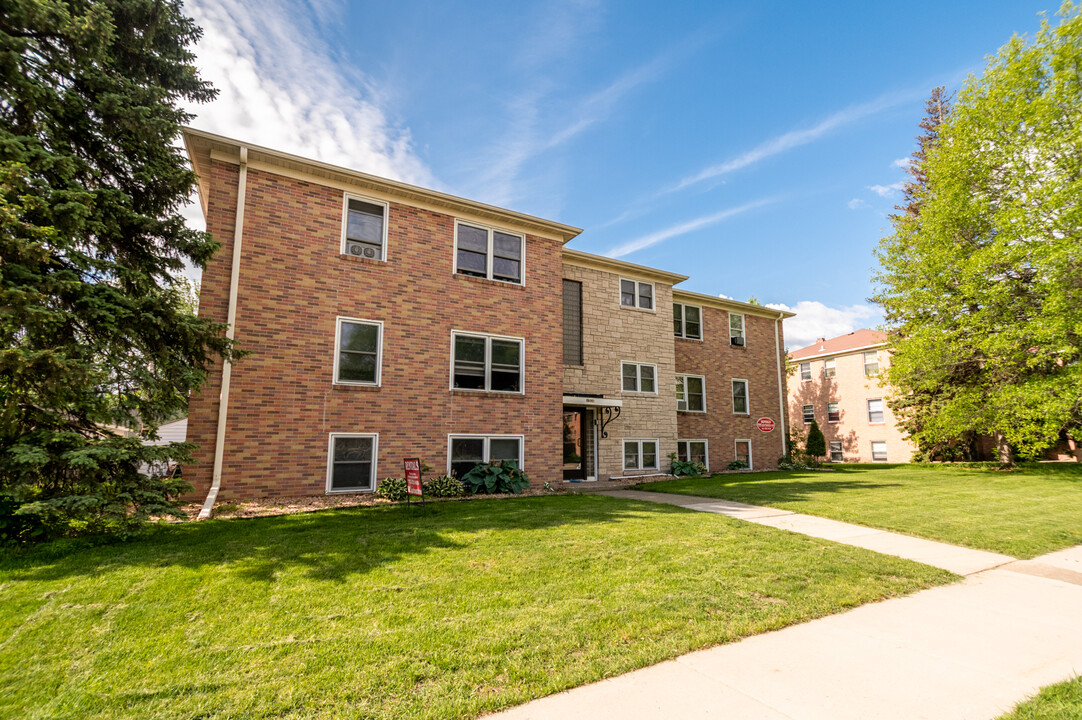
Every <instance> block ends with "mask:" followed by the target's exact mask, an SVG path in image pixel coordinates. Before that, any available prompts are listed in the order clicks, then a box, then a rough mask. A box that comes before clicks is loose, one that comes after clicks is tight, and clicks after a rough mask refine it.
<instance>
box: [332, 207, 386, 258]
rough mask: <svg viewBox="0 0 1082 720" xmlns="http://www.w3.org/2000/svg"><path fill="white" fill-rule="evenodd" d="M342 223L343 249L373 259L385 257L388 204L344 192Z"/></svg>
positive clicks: (345, 252) (347, 253)
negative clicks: (343, 219) (345, 194)
mask: <svg viewBox="0 0 1082 720" xmlns="http://www.w3.org/2000/svg"><path fill="white" fill-rule="evenodd" d="M345 205H346V207H345V221H344V222H343V223H342V226H343V227H342V253H343V254H344V255H353V256H354V257H365V258H370V259H372V260H386V259H387V258H386V254H385V253H384V249H385V248H386V247H387V205H385V204H384V203H377V202H373V201H371V200H364V199H362V198H358V197H350V196H348V195H347V196H346V199H345Z"/></svg>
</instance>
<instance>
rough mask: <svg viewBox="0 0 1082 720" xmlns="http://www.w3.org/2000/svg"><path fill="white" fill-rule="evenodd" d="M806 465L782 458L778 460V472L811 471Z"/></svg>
mask: <svg viewBox="0 0 1082 720" xmlns="http://www.w3.org/2000/svg"><path fill="white" fill-rule="evenodd" d="M810 469H811V468H809V467H808V465H807V464H806V463H803V462H801V461H799V460H790V459H788V458H780V459H779V460H778V470H810Z"/></svg>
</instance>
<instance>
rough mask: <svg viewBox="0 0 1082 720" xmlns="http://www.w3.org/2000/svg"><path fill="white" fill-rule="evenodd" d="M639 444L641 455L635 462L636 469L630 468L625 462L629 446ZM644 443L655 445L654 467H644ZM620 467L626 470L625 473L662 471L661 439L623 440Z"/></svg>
mask: <svg viewBox="0 0 1082 720" xmlns="http://www.w3.org/2000/svg"><path fill="white" fill-rule="evenodd" d="M631 442H633V443H638V448H639V455H638V459H637V460H636V461H635V463H636V467H633V468H629V467H628V466H627V464H626V462H625V460H626V456H627V444H628V443H631ZM644 442H648V443H649V442H652V443H654V465H653V467H643V466H642V444H643V443H644ZM620 465H621V466H622V467H623V468H624V471H625V472H626V471H628V470H660V469H661V439H660V438H623V439H621V440H620Z"/></svg>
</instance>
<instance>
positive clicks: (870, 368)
mask: <svg viewBox="0 0 1082 720" xmlns="http://www.w3.org/2000/svg"><path fill="white" fill-rule="evenodd" d="M864 374H865V375H867V376H868V377H871V376H872V375H878V374H879V351H877V350H869V351H868V352H866V353H864Z"/></svg>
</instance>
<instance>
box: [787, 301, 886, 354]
mask: <svg viewBox="0 0 1082 720" xmlns="http://www.w3.org/2000/svg"><path fill="white" fill-rule="evenodd" d="M767 307H769V308H774V309H776V310H785V311H788V312H792V313H796V317H792V318H787V319H786V320H785V325H784V329H785V344H786V345H787V346H788V347H789V348H790V349H791V350H797V349H799V348H802V347H806V346H808V345H811V344H812V343H814V342H815V341H816V340H817V339H819V338H832V337H837V336H838V335H845V334H846V333H851V332H853V331H854V330H858V329H860V328H863V327H874V326H875V325H877V324H878V323H879V321H880V320H881V319H882V316H881V315H880V313H879V311H878V310H876V309H875V308H874V307H872V306H871V305H849V306H842V307H830V306H829V305H825V304H823V303H821V302H819V301H818V300H801V301H800V302H798V303H797V304H796V305H785V304H783V303H767Z"/></svg>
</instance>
